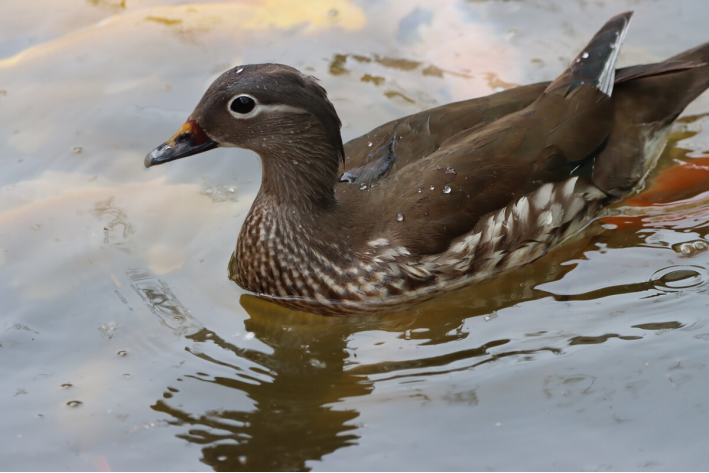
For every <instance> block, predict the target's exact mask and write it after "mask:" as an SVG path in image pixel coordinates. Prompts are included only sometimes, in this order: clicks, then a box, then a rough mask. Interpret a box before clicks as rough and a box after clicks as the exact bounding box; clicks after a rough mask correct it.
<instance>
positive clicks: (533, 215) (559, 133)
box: [144, 12, 709, 316]
mask: <svg viewBox="0 0 709 473" xmlns="http://www.w3.org/2000/svg"><path fill="white" fill-rule="evenodd" d="M631 18H632V12H625V13H621V14H619V15H617V16H615V17H613V18H611V19H610V20H608V21H607V22H606V23H605V25H603V27H602V28H601V29H600V30H599V31H598V32H597V33H596V34H595V35H594V36H593V37H592V38H591V40H590V41H589V43H588V44H587V46H586V47H585V48H584V49H583V50H582V51H581V52H580V53H579V54H578V56H576V58H574V59H573V60H572V62H571V64H570V65H569V66H568V68H567V69H566V70H565V71H563V72H562V73H561V75H559V76H558V77H557V78H556V79H554V80H553V81H551V82H542V83H538V84H532V85H527V86H520V87H516V88H512V89H509V90H505V91H502V92H499V93H495V94H493V95H489V96H486V97H481V98H474V99H470V100H466V101H462V102H457V103H451V104H447V105H443V106H439V107H436V108H432V109H430V110H426V111H423V112H420V113H416V114H413V115H409V116H406V117H403V118H400V119H398V120H394V121H391V122H389V123H386V124H384V125H381V126H379V127H378V128H375V129H374V130H372V131H370V132H369V133H367V134H365V135H363V136H361V137H359V138H356V139H354V140H352V141H349V142H348V143H346V144H343V142H342V138H341V135H340V128H341V122H340V119H339V117H338V114H337V112H336V110H335V107H334V106H333V105H332V103H331V102H330V100H329V99H328V97H327V93H326V91H325V89H324V88H323V87H322V86H321V85H320V84H319V83H318V80H317V79H316V78H314V77H312V76H309V75H306V74H303V73H301V72H300V71H298V70H297V69H294V68H292V67H290V66H287V65H281V64H250V65H241V66H237V67H234V68H232V69H230V70H228V71H227V72H225V73H223V74H222V75H221V76H220V77H218V78H217V79H216V80H215V81H214V82H213V83H212V84H211V85H210V86H209V88H208V89H207V91H206V92H205V94H204V96H203V97H202V98H201V100H200V101H199V103H198V104H197V106H196V108H195V109H194V111H193V112H192V113H191V115H190V116H189V117H188V119H187V121H186V122H185V123H184V124H183V125H182V126H181V127H180V128H179V130H178V131H177V133H175V134H174V135H173V136H172V137H171V138H170V139H169V140H168V141H166V142H165V143H163V144H162V145H160V146H158V147H157V148H155V149H154V150H153V151H152V152H150V153H149V154H148V155H147V156H146V157H145V161H144V165H145V167H152V166H155V165H159V164H164V163H167V162H170V161H174V160H177V159H181V158H184V157H187V156H192V155H195V154H198V153H203V152H205V151H208V150H211V149H214V148H216V147H238V148H245V149H248V150H252V151H254V152H256V153H257V154H258V155H259V156H260V159H261V163H262V170H263V171H262V180H261V186H260V189H259V192H258V194H257V196H256V198H255V200H254V202H253V205H252V206H251V209H250V211H249V213H248V215H247V216H246V218H245V221H244V224H243V226H242V228H241V232H240V234H239V237H238V240H237V244H236V249H235V251H234V253H233V254H232V256H231V259H230V261H229V278H230V279H231V280H233V281H234V282H236V284H238V285H239V286H240V287H242V288H243V289H245V290H246V291H249V292H252V293H254V294H255V295H257V296H259V297H261V298H264V299H266V300H269V301H271V302H274V303H276V304H280V305H282V306H285V307H287V308H290V309H294V310H300V311H306V312H311V313H316V314H322V315H332V316H353V315H367V314H376V313H384V312H394V311H398V310H402V309H403V308H406V307H410V306H411V305H413V304H417V303H419V302H423V301H426V300H430V299H432V298H434V297H436V296H437V295H439V294H442V293H447V292H449V291H453V290H456V289H459V288H462V287H467V286H471V285H474V284H482V283H484V282H486V281H489V280H491V279H492V278H496V277H499V276H501V275H502V274H504V273H506V272H508V271H512V270H514V269H515V268H518V267H520V266H522V265H526V264H529V263H531V262H532V261H535V260H536V259H538V258H541V257H542V256H544V255H545V254H546V253H548V252H549V251H550V250H552V249H554V248H555V247H557V246H559V245H561V244H563V243H564V242H565V241H566V240H568V239H569V238H571V237H572V236H574V235H576V234H578V233H579V232H581V231H582V230H583V229H584V228H585V227H587V226H588V225H589V223H590V222H591V221H593V219H595V218H596V217H597V216H598V213H599V211H600V210H601V209H602V208H603V207H605V206H607V205H608V204H610V203H613V202H617V201H619V200H621V199H623V197H624V196H626V195H627V194H628V193H629V192H630V191H632V190H633V188H634V187H635V186H636V185H638V183H639V182H641V180H642V179H643V177H644V176H645V175H646V173H647V172H648V170H649V169H650V168H651V167H652V165H653V164H654V160H656V158H657V156H658V154H659V151H660V149H661V146H662V144H663V142H664V139H665V136H666V134H667V132H668V129H669V128H670V126H671V125H672V123H673V122H674V120H675V119H676V118H677V117H678V116H679V115H680V113H681V112H682V111H683V110H684V108H685V107H686V106H687V105H688V104H689V103H690V102H692V101H693V100H694V99H695V98H696V97H697V96H699V95H700V94H701V93H702V92H703V91H704V90H705V89H706V88H707V87H708V86H709V66H708V65H707V63H708V62H709V43H705V44H703V45H701V46H698V47H696V48H694V49H691V50H689V51H686V52H683V53H681V54H678V55H676V56H674V57H672V58H669V59H667V60H665V61H663V62H659V63H655V64H645V65H637V66H632V67H625V68H621V69H617V68H616V61H617V59H618V53H619V51H620V47H621V45H622V43H623V40H624V38H625V35H626V32H627V31H628V26H629V24H630V20H631Z"/></svg>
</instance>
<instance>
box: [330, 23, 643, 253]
mask: <svg viewBox="0 0 709 473" xmlns="http://www.w3.org/2000/svg"><path fill="white" fill-rule="evenodd" d="M630 16H631V13H625V14H622V15H618V16H616V17H614V18H612V19H611V20H610V21H609V22H608V23H606V25H604V27H603V28H602V29H601V30H600V31H599V32H598V33H597V34H596V36H594V38H593V39H592V40H591V42H590V43H589V44H588V46H587V47H586V48H585V49H584V51H582V52H581V53H580V54H579V55H578V57H577V58H576V59H575V60H574V62H572V64H571V66H570V67H569V68H568V69H567V70H566V71H564V73H563V74H562V75H561V76H559V77H558V78H557V79H556V80H555V81H553V82H552V83H551V84H549V85H548V86H547V87H546V88H545V89H544V91H543V92H542V93H541V94H540V95H539V96H538V97H537V98H536V100H534V101H533V102H532V103H531V104H530V105H529V106H527V107H526V108H523V109H522V110H519V111H517V112H514V113H509V114H506V115H504V116H503V117H502V118H500V119H498V120H495V121H488V122H483V123H479V124H478V125H477V126H474V127H472V128H470V129H468V130H465V131H462V132H458V133H457V134H454V135H452V136H450V137H449V138H448V139H447V140H445V141H443V142H442V143H441V144H440V146H439V147H438V149H437V150H436V151H434V152H433V153H431V154H430V155H429V156H427V157H426V158H423V159H418V160H416V161H413V162H411V163H410V164H408V165H406V166H403V167H401V168H399V169H398V170H396V172H390V173H389V175H388V176H387V177H386V178H384V179H381V180H380V181H379V183H378V184H377V186H376V187H374V188H372V189H369V190H368V192H367V193H366V194H367V197H364V198H367V199H368V200H370V202H371V204H370V205H372V206H373V207H375V208H391V207H392V206H395V208H391V211H390V212H389V214H391V219H389V218H385V219H383V221H381V222H378V223H375V224H373V225H375V227H376V226H377V225H379V228H373V230H375V233H376V230H379V231H380V232H381V233H382V234H385V235H386V236H387V238H389V239H390V240H392V241H395V242H397V244H400V245H402V246H404V247H406V248H407V249H408V251H410V252H411V253H412V254H419V255H427V254H437V253H440V252H441V251H444V250H445V249H446V248H448V246H449V245H450V243H451V241H452V240H453V239H454V238H455V237H458V236H460V235H463V234H465V233H467V232H469V231H470V230H471V229H472V228H473V227H474V225H475V224H476V223H477V222H478V220H479V219H480V218H481V217H482V216H483V215H485V214H488V213H490V212H493V211H496V210H499V209H501V208H504V207H506V206H507V205H508V204H510V203H511V202H514V201H515V200H517V199H519V198H521V197H523V196H525V195H527V194H530V193H532V192H533V191H535V190H536V189H538V188H540V187H541V186H542V185H543V184H545V183H547V182H560V181H563V180H565V179H568V178H569V177H570V176H572V175H574V174H577V175H578V174H587V175H590V172H591V171H592V166H588V164H587V163H588V162H589V161H591V160H592V158H593V157H594V156H595V155H597V154H598V152H599V151H600V150H601V149H602V147H603V145H604V143H605V141H606V139H607V138H608V136H609V134H610V131H611V128H612V126H613V108H612V106H611V101H610V96H609V94H610V93H612V88H613V83H614V77H615V60H616V58H617V52H618V49H619V48H620V44H621V42H622V39H623V36H624V33H625V31H626V29H627V26H628V23H629V20H630ZM377 189H378V190H377ZM338 192H339V189H338ZM362 197H363V196H362ZM543 204H544V206H547V205H550V204H551V203H550V202H544V203H543ZM540 210H541V207H540ZM399 214H401V215H399ZM394 217H399V218H398V219H397V220H396V221H393V220H394ZM525 217H527V216H525ZM535 218H536V216H529V220H530V221H532V220H533V219H535ZM386 220H392V221H391V222H389V221H386Z"/></svg>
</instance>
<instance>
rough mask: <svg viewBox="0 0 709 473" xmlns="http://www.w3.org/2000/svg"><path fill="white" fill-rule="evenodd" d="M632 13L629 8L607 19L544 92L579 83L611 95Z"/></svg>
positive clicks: (571, 88)
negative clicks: (617, 63) (616, 67)
mask: <svg viewBox="0 0 709 473" xmlns="http://www.w3.org/2000/svg"><path fill="white" fill-rule="evenodd" d="M632 16H633V12H632V11H628V12H625V13H621V14H620V15H616V16H614V17H613V18H611V19H610V20H608V21H607V22H606V24H605V25H603V27H602V28H601V29H600V30H598V32H597V33H596V34H595V35H594V36H593V38H591V41H589V43H588V44H587V45H586V47H585V48H584V49H583V50H582V52H581V53H579V55H578V56H576V58H575V59H574V60H573V61H572V62H571V64H570V65H569V67H568V68H567V69H566V71H564V73H563V74H561V75H560V76H559V77H557V78H556V80H554V82H552V83H551V84H550V85H549V87H548V88H547V92H550V91H552V90H555V89H557V88H559V87H565V86H570V87H569V92H571V91H572V90H574V89H575V88H576V87H578V86H579V85H581V84H590V85H593V86H595V87H596V88H597V89H598V90H600V91H601V92H603V93H604V94H606V95H608V96H610V95H611V94H612V93H613V84H614V83H615V63H616V61H617V60H618V53H619V51H620V47H621V45H622V44H623V40H624V39H625V34H626V33H627V31H628V27H629V26H630V19H631V17H632Z"/></svg>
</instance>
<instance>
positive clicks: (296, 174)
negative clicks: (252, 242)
mask: <svg viewBox="0 0 709 473" xmlns="http://www.w3.org/2000/svg"><path fill="white" fill-rule="evenodd" d="M337 139H338V140H339V136H338V137H337ZM332 141H333V139H332V137H330V138H328V137H327V136H326V134H325V132H324V130H322V128H321V127H320V126H319V125H318V124H317V123H311V122H310V121H305V122H304V123H300V124H299V126H298V128H297V129H296V128H294V129H293V130H287V129H284V130H282V136H281V137H279V138H278V139H277V140H275V139H274V140H273V141H269V139H266V140H264V141H263V143H262V144H260V146H259V149H257V150H256V151H257V152H258V153H259V155H260V156H261V162H262V163H263V176H262V180H261V189H260V191H259V198H261V199H268V200H270V201H271V202H273V203H274V205H277V206H283V205H285V206H288V207H291V206H293V207H295V208H297V209H300V210H302V211H303V212H305V213H307V214H313V213H315V214H317V213H319V212H322V211H327V210H328V209H330V208H332V206H333V205H335V203H336V201H335V195H334V190H335V184H336V183H337V177H338V174H337V173H338V170H339V164H340V161H341V159H342V157H341V156H340V153H341V151H340V150H342V143H341V142H339V143H338V142H332Z"/></svg>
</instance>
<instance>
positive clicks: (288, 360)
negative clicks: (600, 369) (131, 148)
mask: <svg viewBox="0 0 709 473" xmlns="http://www.w3.org/2000/svg"><path fill="white" fill-rule="evenodd" d="M587 245H589V240H584V241H581V242H578V243H577V244H576V245H570V246H569V247H567V250H566V251H564V252H561V253H558V254H556V255H549V257H547V258H545V259H543V260H542V261H540V262H538V263H535V264H534V265H532V266H531V267H528V268H522V269H521V270H520V271H517V272H515V273H514V274H512V275H510V276H508V277H505V278H502V279H501V280H499V281H497V282H493V283H491V284H488V285H486V286H484V287H483V288H478V289H474V290H471V291H467V295H466V293H463V294H458V295H452V296H451V297H448V298H445V299H443V300H438V301H436V302H433V303H430V304H427V305H426V306H423V307H419V308H417V309H414V310H412V311H409V312H407V313H400V314H393V315H390V316H386V317H371V316H370V317H366V318H362V319H337V318H327V317H322V316H312V315H308V314H302V313H297V312H292V311H288V310H287V309H283V308H280V307H278V306H275V305H273V304H270V303H267V302H264V301H261V300H260V299H257V298H255V297H252V296H243V297H242V299H241V304H242V306H243V307H244V308H245V309H246V311H247V312H248V313H249V315H250V318H249V319H248V320H246V321H245V326H246V329H247V330H249V331H250V332H251V333H253V335H254V336H255V337H256V338H258V339H259V340H260V341H262V342H263V343H265V344H266V345H268V346H269V347H270V348H271V349H272V350H273V352H272V353H271V354H268V353H265V352H264V351H257V350H252V349H247V348H242V347H239V346H236V345H235V344H233V343H230V342H229V341H227V340H225V339H224V338H222V337H220V336H219V335H218V334H217V333H214V332H213V331H211V330H208V329H206V328H201V329H198V330H197V331H196V332H193V333H192V334H187V335H185V337H186V338H187V339H188V340H191V341H193V342H196V343H197V346H199V345H201V344H207V343H213V344H215V345H216V346H218V347H219V348H221V349H222V350H224V356H223V357H222V356H219V357H218V358H221V359H218V358H217V356H216V355H214V350H210V353H211V354H210V355H208V354H206V353H203V352H199V351H197V350H195V349H191V348H188V349H187V351H188V352H190V353H191V354H192V355H194V356H197V357H199V358H201V359H202V360H204V361H207V362H209V363H214V364H217V365H219V366H220V367H224V366H226V367H230V368H234V373H235V375H234V376H233V377H214V378H212V377H209V376H207V375H204V374H203V373H196V374H194V375H192V376H190V378H193V379H199V380H201V381H203V382H207V383H215V384H218V385H220V386H222V387H227V388H231V389H235V390H238V391H240V392H242V393H245V394H246V395H247V396H248V397H249V398H250V399H251V400H252V401H253V403H254V405H253V406H252V407H250V409H241V410H237V409H234V410H229V409H228V408H226V409H214V410H208V411H206V412H203V413H192V412H187V411H186V410H185V408H184V407H182V405H181V404H179V399H178V397H177V396H179V394H175V395H174V396H172V395H170V396H172V397H170V396H167V399H162V400H159V401H158V402H156V403H155V404H154V405H153V406H152V408H153V409H154V410H156V411H159V412H163V413H165V414H168V415H169V416H171V419H170V420H169V421H168V422H169V423H170V424H173V425H179V426H182V427H183V428H185V430H184V431H183V432H182V433H180V434H179V435H178V436H179V437H180V438H182V439H185V440H187V441H188V442H190V443H193V444H197V445H201V446H202V453H203V458H202V461H203V462H205V463H206V464H208V465H209V466H210V467H212V468H214V469H215V470H217V471H226V470H291V471H295V470H299V471H303V470H308V469H309V465H308V462H309V461H317V460H319V459H321V458H322V457H323V456H324V455H326V454H329V453H332V452H335V451H336V450H338V449H340V448H343V447H346V446H349V445H353V444H355V443H356V442H357V439H358V438H359V435H358V433H359V431H358V426H357V422H356V421H355V419H356V418H357V417H358V416H359V412H357V411H356V410H354V409H351V408H350V409H348V408H345V407H344V406H343V405H342V404H339V405H338V403H340V401H342V400H344V399H347V398H353V397H358V396H364V395H367V394H368V393H370V392H371V391H372V390H373V387H374V382H375V380H377V381H380V380H381V379H380V378H381V375H382V374H384V376H385V377H386V378H388V379H391V377H398V376H407V375H406V374H401V373H399V372H401V371H404V370H409V369H412V368H416V369H421V368H424V369H426V368H431V369H440V368H441V367H443V369H444V370H445V366H447V365H449V364H451V363H452V362H454V361H460V360H465V359H469V360H470V361H471V363H470V364H469V365H476V364H479V363H481V362H486V360H488V361H489V360H491V359H495V358H498V357H500V356H508V355H514V354H519V352H517V351H514V349H510V350H509V353H497V354H495V355H494V356H493V355H490V354H489V353H488V350H489V349H491V348H493V347H500V346H501V345H505V344H507V343H508V342H509V340H507V339H504V334H500V335H501V338H500V339H498V340H490V341H488V342H487V343H485V344H484V345H482V346H471V344H470V343H467V342H463V343H460V344H456V345H455V346H452V347H451V349H450V350H448V351H447V352H446V354H444V355H442V356H441V355H438V356H429V357H426V356H424V357H422V358H420V359H415V360H408V361H388V360H384V359H383V360H378V361H377V362H375V363H371V364H359V363H358V362H357V359H356V347H352V346H348V341H349V340H351V339H352V337H353V336H354V335H355V334H357V333H359V332H366V331H370V330H372V331H386V332H390V333H396V334H398V335H397V336H398V337H399V338H402V339H409V340H417V342H414V343H417V344H418V345H438V344H447V343H450V342H456V341H462V340H463V339H465V338H466V337H467V336H468V333H467V331H466V330H464V323H465V321H466V320H467V319H469V318H470V317H475V316H480V315H483V316H488V315H489V314H491V313H492V312H493V311H495V310H498V309H502V308H505V307H509V306H511V305H514V304H517V303H520V302H523V301H528V300H532V299H538V298H540V297H545V296H548V294H546V293H544V292H541V291H537V290H535V289H534V287H535V286H536V285H538V284H541V283H543V282H546V281H548V280H549V279H559V278H561V277H562V276H563V274H564V273H566V272H568V271H569V270H570V269H571V268H572V266H560V263H561V262H563V261H567V260H568V259H569V254H574V253H575V254H576V255H578V252H579V250H580V249H582V248H584V247H586V246H587ZM176 333H178V332H176ZM183 334H184V332H183ZM548 349H549V348H547V347H544V346H540V347H538V350H548ZM498 351H499V348H498ZM503 351H504V350H503ZM234 355H236V357H238V358H239V359H241V360H243V361H245V362H248V364H250V365H252V369H251V372H250V373H249V371H248V370H244V369H243V368H241V367H239V366H236V365H235V364H234V363H233V361H225V360H229V359H230V358H232V359H233V356H234ZM238 364H239V363H237V365H238ZM254 365H256V366H254ZM170 390H171V391H176V390H174V389H170Z"/></svg>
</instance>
